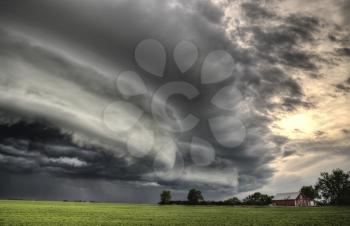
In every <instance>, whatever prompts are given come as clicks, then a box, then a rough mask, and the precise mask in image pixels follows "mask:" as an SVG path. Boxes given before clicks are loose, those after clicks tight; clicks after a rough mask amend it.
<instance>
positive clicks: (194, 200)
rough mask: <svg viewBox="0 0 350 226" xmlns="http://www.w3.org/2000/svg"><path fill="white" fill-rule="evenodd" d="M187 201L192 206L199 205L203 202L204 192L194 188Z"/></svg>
mask: <svg viewBox="0 0 350 226" xmlns="http://www.w3.org/2000/svg"><path fill="white" fill-rule="evenodd" d="M187 200H188V202H189V203H190V204H198V203H199V201H203V200H204V199H203V196H202V192H201V191H199V190H196V189H194V188H192V189H191V190H190V191H189V192H188V195H187Z"/></svg>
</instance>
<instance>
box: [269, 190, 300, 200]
mask: <svg viewBox="0 0 350 226" xmlns="http://www.w3.org/2000/svg"><path fill="white" fill-rule="evenodd" d="M299 194H300V192H288V193H277V194H276V195H275V196H274V197H273V199H272V200H294V199H296V198H297V197H298V195H299Z"/></svg>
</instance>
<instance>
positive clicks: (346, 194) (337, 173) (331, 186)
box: [315, 169, 350, 205]
mask: <svg viewBox="0 0 350 226" xmlns="http://www.w3.org/2000/svg"><path fill="white" fill-rule="evenodd" d="M349 178H350V172H348V173H345V172H344V171H343V170H341V169H335V170H333V171H332V173H331V174H329V173H328V172H322V173H321V177H319V178H318V181H317V183H316V186H315V188H316V190H317V191H318V192H319V193H320V195H321V197H322V198H323V199H324V201H325V202H326V203H327V204H331V205H344V204H347V205H349V204H350V180H349Z"/></svg>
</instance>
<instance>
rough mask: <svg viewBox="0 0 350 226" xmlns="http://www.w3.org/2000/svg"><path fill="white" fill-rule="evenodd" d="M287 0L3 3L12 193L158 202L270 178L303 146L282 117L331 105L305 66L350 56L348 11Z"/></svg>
mask: <svg viewBox="0 0 350 226" xmlns="http://www.w3.org/2000/svg"><path fill="white" fill-rule="evenodd" d="M276 4H277V3H276V2H275V1H271V2H270V3H265V4H263V3H262V2H260V1H232V2H230V3H223V2H219V3H214V2H211V1H195V0H193V1H157V0H148V1H146V0H136V1H124V0H116V1H109V0H106V1H99V2H97V1H85V2H84V4H82V2H81V1H41V0H39V1H25V2H23V1H16V0H15V1H2V2H1V3H0V169H1V172H2V173H1V174H0V175H1V177H0V180H1V181H2V182H4V183H2V184H4V186H1V187H2V188H1V190H0V192H1V193H0V196H1V197H35V198H55V199H93V200H104V201H106V200H107V201H108V200H116V201H118V200H119V201H124V200H126V199H125V197H129V199H128V200H131V201H133V202H155V201H157V199H158V192H159V190H161V189H162V188H165V187H166V188H170V189H174V191H176V192H178V193H177V194H175V196H176V195H178V197H181V194H183V192H184V191H186V190H187V189H189V188H191V187H198V188H200V189H203V190H204V194H206V195H207V197H210V198H213V199H217V198H221V197H222V196H225V195H231V194H237V193H242V192H249V191H253V190H256V189H259V188H262V187H264V186H265V185H267V184H268V183H269V181H270V180H271V179H272V178H273V177H274V175H275V174H276V171H278V169H276V168H275V167H273V166H272V163H273V162H275V161H277V160H278V159H280V158H288V157H291V156H293V155H299V154H300V153H301V150H292V149H291V150H289V149H288V150H287V149H286V148H285V147H286V146H287V144H291V143H293V142H292V141H291V139H290V137H288V136H287V135H285V134H282V135H281V134H276V132H275V130H274V128H276V125H274V122H275V121H278V120H279V119H280V116H281V115H283V114H291V113H293V112H296V111H299V110H305V111H306V110H313V109H316V108H317V107H318V106H319V105H320V104H319V102H320V99H318V98H315V97H314V96H312V95H309V94H308V90H306V89H305V84H304V83H303V82H302V81H301V79H300V77H298V76H299V75H300V74H303V75H305V77H307V78H308V79H309V78H313V79H315V80H317V79H320V78H319V77H316V78H315V76H314V77H313V76H312V75H313V74H317V73H322V70H323V69H324V67H331V66H332V65H337V64H341V63H343V62H344V59H345V58H347V57H348V55H349V54H348V51H347V50H348V46H347V44H348V43H347V42H346V41H344V39H343V37H344V32H341V31H339V32H340V33H339V34H338V35H337V36H334V37H333V38H330V37H329V34H328V33H329V32H330V31H332V30H333V29H335V27H337V26H341V25H340V24H337V22H336V21H331V20H330V21H325V19H323V18H321V17H319V16H317V15H308V14H306V13H303V12H297V11H291V12H288V13H282V12H281V11H279V10H277V9H276V8H275V6H276ZM235 7H236V8H237V7H238V9H239V13H238V14H237V15H235V16H236V18H232V17H230V16H228V13H229V12H230V10H234V9H235ZM234 23H236V26H233V24H234ZM336 34H337V33H334V35H336ZM323 37H325V38H324V39H323ZM321 39H322V40H321ZM330 39H331V40H330ZM184 41H185V45H187V46H186V50H188V48H190V47H191V48H192V46H190V47H189V44H188V43H191V44H193V46H194V47H193V51H192V52H191V54H193V57H192V58H188V59H187V58H186V61H182V57H187V56H188V55H189V54H188V52H185V53H186V54H184V55H181V48H180V45H178V44H179V43H182V42H184ZM242 43H243V44H242ZM320 43H322V45H327V47H329V45H330V46H331V47H329V48H330V49H331V50H329V51H325V52H319V51H318V49H317V51H316V48H312V47H315V46H318V45H320ZM329 43H333V44H329ZM176 48H179V49H180V50H179V51H180V52H178V54H179V57H177V55H176V51H175V50H176ZM320 49H322V48H320ZM149 50H152V51H149ZM163 50H164V52H163ZM157 51H158V52H157ZM196 51H197V52H196ZM191 56H192V55H191ZM157 59H158V61H156V60H157ZM231 59H232V61H231ZM191 60H193V65H188V62H189V61H191ZM217 65H219V66H220V67H218V66H217ZM163 66H164V67H163ZM183 68H186V70H183ZM125 75H126V76H125ZM226 75H228V76H226ZM123 76H124V77H123ZM122 79H125V80H123V81H121V80H122ZM213 81H215V82H213ZM119 82H123V83H122V85H120V84H121V83H119ZM118 85H119V86H118ZM335 86H336V88H335V90H337V89H338V90H344V91H346V90H345V88H346V87H348V80H347V82H344V84H336V85H335ZM164 87H165V88H164ZM333 87H334V85H333ZM344 87H345V88H344ZM173 90H175V92H176V93H175V95H171V96H170V97H169V96H167V95H168V94H169V92H171V91H173ZM141 91H142V92H141ZM134 92H136V93H137V94H138V95H134V96H130V95H126V93H129V94H130V93H134ZM138 92H139V93H140V94H139V93H138ZM335 92H336V91H335ZM184 95H188V96H187V97H186V96H184ZM164 115H165V116H166V117H164ZM188 115H192V116H193V118H192V119H193V121H187V122H186V123H184V122H183V121H181V119H183V118H184V117H186V116H188ZM194 118H196V120H198V122H197V121H196V126H195V127H193V128H191V129H189V130H187V129H184V128H186V127H187V126H188V123H190V122H194V121H195V120H194ZM133 121H135V124H134V126H133V127H132V128H129V127H130V124H132V123H133ZM169 128H171V129H170V130H169ZM317 131H320V130H317ZM317 131H314V132H315V134H316V132H317ZM343 134H345V133H343ZM337 142H338V141H337V140H334V139H329V140H327V142H319V141H317V144H318V143H322V147H324V149H327V147H331V146H332V145H333V143H337ZM299 143H300V142H299ZM302 143H303V146H305V147H306V148H305V149H308V151H309V152H313V147H314V146H312V144H313V143H312V142H311V143H310V141H309V140H303V141H302ZM304 143H305V144H304ZM333 146H335V147H340V146H338V145H333ZM311 149H312V150H311ZM346 150H348V146H347V144H344V145H343V143H342V145H341V151H339V153H338V154H337V155H341V156H347V155H348V154H347V153H346ZM325 152H326V151H325ZM23 178H25V179H23ZM38 178H41V179H38ZM10 181H11V182H10ZM43 181H47V183H49V184H50V185H45V186H44V187H45V188H46V189H45V191H43V192H42V195H40V194H38V193H37V192H36V189H35V188H36V187H38V186H41V183H45V182H43ZM12 188H15V189H12ZM78 188H81V189H78ZM82 189H83V190H84V195H85V196H83V195H82V194H80V192H81V190H82ZM114 189H115V190H119V191H120V193H122V194H126V196H125V197H123V195H121V194H118V195H115V194H113V190H114ZM60 190H61V191H62V192H59V191H60ZM64 191H66V192H64ZM140 191H145V192H147V193H148V194H149V197H147V198H145V197H144V196H141V195H139V194H137V193H139V192H140ZM72 194H76V196H74V195H72ZM74 197H77V198H74ZM126 201H127V200H126Z"/></svg>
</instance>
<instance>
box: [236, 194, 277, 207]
mask: <svg viewBox="0 0 350 226" xmlns="http://www.w3.org/2000/svg"><path fill="white" fill-rule="evenodd" d="M271 202H272V197H271V196H269V195H265V194H261V193H260V192H255V193H254V194H252V195H248V196H247V197H246V198H245V199H243V203H244V204H246V205H269V204H271Z"/></svg>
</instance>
